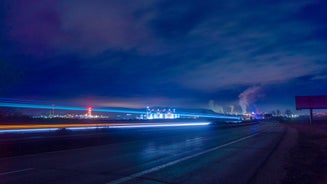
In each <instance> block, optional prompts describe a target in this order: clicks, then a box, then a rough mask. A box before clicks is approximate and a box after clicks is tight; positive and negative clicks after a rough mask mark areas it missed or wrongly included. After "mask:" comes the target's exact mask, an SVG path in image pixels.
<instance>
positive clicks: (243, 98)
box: [238, 86, 260, 114]
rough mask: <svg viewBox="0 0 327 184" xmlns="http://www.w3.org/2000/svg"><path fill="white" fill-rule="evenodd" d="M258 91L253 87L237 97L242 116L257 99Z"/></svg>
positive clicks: (257, 87)
mask: <svg viewBox="0 0 327 184" xmlns="http://www.w3.org/2000/svg"><path fill="white" fill-rule="evenodd" d="M259 90H260V87H259V86H253V87H250V88H248V89H246V90H245V91H243V92H242V93H241V94H240V95H239V96H238V97H239V99H240V100H239V105H240V106H241V108H242V113H243V114H244V113H246V112H247V107H248V106H249V105H250V104H251V103H253V102H255V101H256V100H257V99H258V97H260V95H259Z"/></svg>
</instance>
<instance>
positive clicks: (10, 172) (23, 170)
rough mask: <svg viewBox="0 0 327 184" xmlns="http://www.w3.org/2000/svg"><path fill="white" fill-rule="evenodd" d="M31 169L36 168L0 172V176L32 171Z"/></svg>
mask: <svg viewBox="0 0 327 184" xmlns="http://www.w3.org/2000/svg"><path fill="white" fill-rule="evenodd" d="M31 170H34V168H27V169H21V170H16V171H9V172H3V173H0V176H3V175H8V174H14V173H19V172H25V171H31Z"/></svg>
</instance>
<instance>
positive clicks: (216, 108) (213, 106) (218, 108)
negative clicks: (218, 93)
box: [209, 100, 224, 114]
mask: <svg viewBox="0 0 327 184" xmlns="http://www.w3.org/2000/svg"><path fill="white" fill-rule="evenodd" d="M209 109H211V110H212V111H214V112H217V113H222V114H223V113H224V108H223V107H222V106H220V105H218V104H216V103H215V101H214V100H210V101H209Z"/></svg>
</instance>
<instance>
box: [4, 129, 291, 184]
mask: <svg viewBox="0 0 327 184" xmlns="http://www.w3.org/2000/svg"><path fill="white" fill-rule="evenodd" d="M284 130H285V128H284V127H283V126H282V125H280V124H278V123H259V124H254V125H250V126H240V127H234V128H221V127H217V126H210V125H209V126H199V127H194V126H193V127H156V128H130V129H120V130H106V131H101V132H96V131H95V132H92V131H89V132H88V133H85V132H84V133H80V134H79V133H77V134H76V133H72V135H70V134H65V135H62V136H63V137H64V138H63V139H60V138H58V137H56V138H53V137H47V136H45V135H44V134H42V135H40V136H38V137H37V136H35V135H33V137H32V138H28V136H27V135H26V134H24V135H23V137H24V138H23V139H22V140H20V139H19V138H17V137H6V139H5V140H3V142H2V143H1V142H0V146H1V144H3V145H5V142H6V141H7V143H6V145H7V146H8V145H9V143H8V141H9V142H10V141H12V142H13V143H15V144H16V142H17V143H19V144H20V145H22V147H21V149H28V148H29V147H30V146H31V147H32V148H33V150H34V152H31V153H33V154H27V155H26V154H25V153H24V152H23V154H22V155H20V156H12V157H2V158H0V163H1V164H0V178H1V179H0V184H3V183H4V184H6V183H20V184H24V183H26V184H27V183H28V184H30V183H35V184H37V183H49V184H50V183H61V184H64V183H79V184H83V183H85V184H86V183H92V184H93V183H103V184H109V183H110V184H114V183H248V182H249V181H250V180H251V179H252V178H253V176H254V175H255V174H256V172H257V171H258V169H260V167H261V166H262V164H263V163H264V162H265V160H266V159H267V158H268V156H269V155H270V154H271V152H272V151H273V150H274V148H275V147H276V145H277V144H278V143H279V142H280V140H281V138H282V136H283V132H284ZM85 137H87V138H89V139H94V137H96V139H95V140H96V141H94V143H98V142H101V144H85V145H86V146H84V147H83V146H79V145H83V144H84V143H85V141H82V140H84V139H85ZM53 139H55V141H54V140H53ZM58 141H59V142H62V144H67V145H71V149H67V147H64V149H63V150H57V151H50V152H49V150H46V149H43V148H42V147H50V148H51V146H52V145H51V144H58ZM47 142H49V144H45V143H47ZM68 143H69V144H68ZM88 143H89V142H88ZM35 145H40V146H39V149H40V150H42V151H40V152H39V153H35V151H36V150H37V149H36V148H35V147H36V146H35ZM8 150H9V149H7V151H8ZM50 150H51V149H50ZM1 151H2V152H3V151H4V150H3V149H2V150H1ZM9 151H10V150H9ZM44 151H48V152H44ZM26 153H28V152H26Z"/></svg>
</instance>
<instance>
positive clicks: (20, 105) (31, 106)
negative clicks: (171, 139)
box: [0, 102, 241, 120]
mask: <svg viewBox="0 0 327 184" xmlns="http://www.w3.org/2000/svg"><path fill="white" fill-rule="evenodd" d="M0 107H11V108H28V109H50V110H51V109H53V110H70V111H87V108H84V107H71V106H53V105H37V104H23V103H7V102H0ZM92 111H93V112H108V113H128V114H146V111H138V110H127V109H124V110H122V109H107V108H93V109H92ZM180 116H182V117H193V118H198V117H200V118H217V119H226V120H241V118H240V117H238V116H227V115H219V114H195V113H182V114H180Z"/></svg>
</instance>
